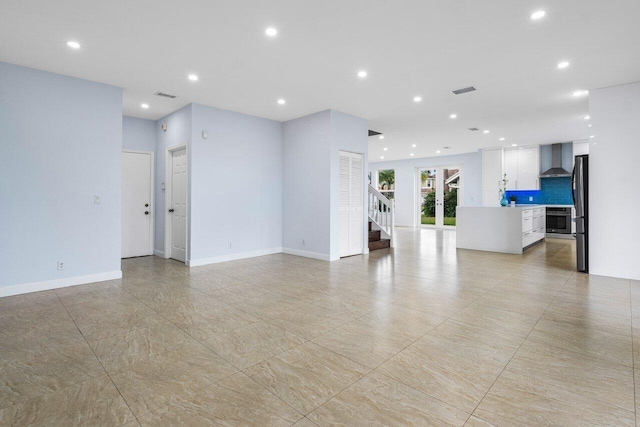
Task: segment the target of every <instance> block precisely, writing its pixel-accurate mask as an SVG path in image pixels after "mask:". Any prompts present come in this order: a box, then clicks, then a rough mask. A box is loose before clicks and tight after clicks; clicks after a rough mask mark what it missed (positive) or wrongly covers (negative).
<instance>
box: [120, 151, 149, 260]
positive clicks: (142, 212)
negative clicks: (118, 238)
mask: <svg viewBox="0 0 640 427" xmlns="http://www.w3.org/2000/svg"><path fill="white" fill-rule="evenodd" d="M152 180H153V156H152V155H151V153H135V152H126V151H125V152H123V153H122V258H130V257H136V256H145V255H152V254H153V238H152V236H153V229H152V225H153V221H152V218H153V210H152V208H153V206H151V201H152V193H151V191H152V185H151V183H152Z"/></svg>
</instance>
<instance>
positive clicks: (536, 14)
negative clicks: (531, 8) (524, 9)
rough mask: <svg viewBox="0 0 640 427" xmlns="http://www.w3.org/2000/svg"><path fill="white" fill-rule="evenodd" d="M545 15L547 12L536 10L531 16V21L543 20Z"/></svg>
mask: <svg viewBox="0 0 640 427" xmlns="http://www.w3.org/2000/svg"><path fill="white" fill-rule="evenodd" d="M546 14H547V12H545V11H544V10H537V11H535V12H533V13H532V14H531V19H533V20H534V21H537V20H538V19H541V18H544V16H545V15H546Z"/></svg>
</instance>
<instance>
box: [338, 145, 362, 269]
mask: <svg viewBox="0 0 640 427" xmlns="http://www.w3.org/2000/svg"><path fill="white" fill-rule="evenodd" d="M339 187H340V189H339V190H340V198H339V211H340V215H339V221H340V223H339V230H340V232H339V240H340V242H339V243H340V244H339V255H340V256H341V257H344V256H350V255H357V254H361V253H362V247H363V233H364V220H363V217H362V215H363V210H362V209H363V203H364V202H363V200H364V193H363V192H364V177H363V162H362V154H356V153H348V152H344V151H341V152H340V183H339Z"/></svg>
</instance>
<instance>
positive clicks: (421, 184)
mask: <svg viewBox="0 0 640 427" xmlns="http://www.w3.org/2000/svg"><path fill="white" fill-rule="evenodd" d="M416 181H417V195H416V205H417V211H418V214H417V219H416V225H424V226H427V227H439V228H449V227H455V225H456V207H457V206H458V201H459V200H461V193H462V168H461V167H459V166H446V167H445V166H437V167H425V168H418V169H417V170H416Z"/></svg>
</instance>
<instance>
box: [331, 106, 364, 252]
mask: <svg viewBox="0 0 640 427" xmlns="http://www.w3.org/2000/svg"><path fill="white" fill-rule="evenodd" d="M341 150H344V151H351V152H352V153H360V154H362V156H363V157H362V162H363V163H362V165H363V168H362V169H363V180H364V184H365V186H364V191H363V195H362V196H363V200H362V206H363V209H362V219H363V230H362V233H363V236H366V237H367V238H364V239H363V242H364V248H363V249H364V251H365V252H366V251H368V241H369V240H368V236H369V233H368V230H369V224H368V223H369V220H368V212H367V209H364V207H365V206H367V203H368V191H367V183H368V181H367V179H366V177H367V171H368V157H367V152H368V151H369V122H368V121H367V120H365V119H362V118H360V117H355V116H351V115H349V114H344V113H341V112H339V111H334V110H331V153H330V158H331V169H330V181H331V189H330V190H329V191H330V193H329V194H330V200H331V203H330V206H331V216H330V218H331V224H330V230H331V248H330V259H331V260H337V259H339V258H340V255H339V237H340V224H339V220H338V218H339V181H340V156H339V153H340V151H341Z"/></svg>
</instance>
